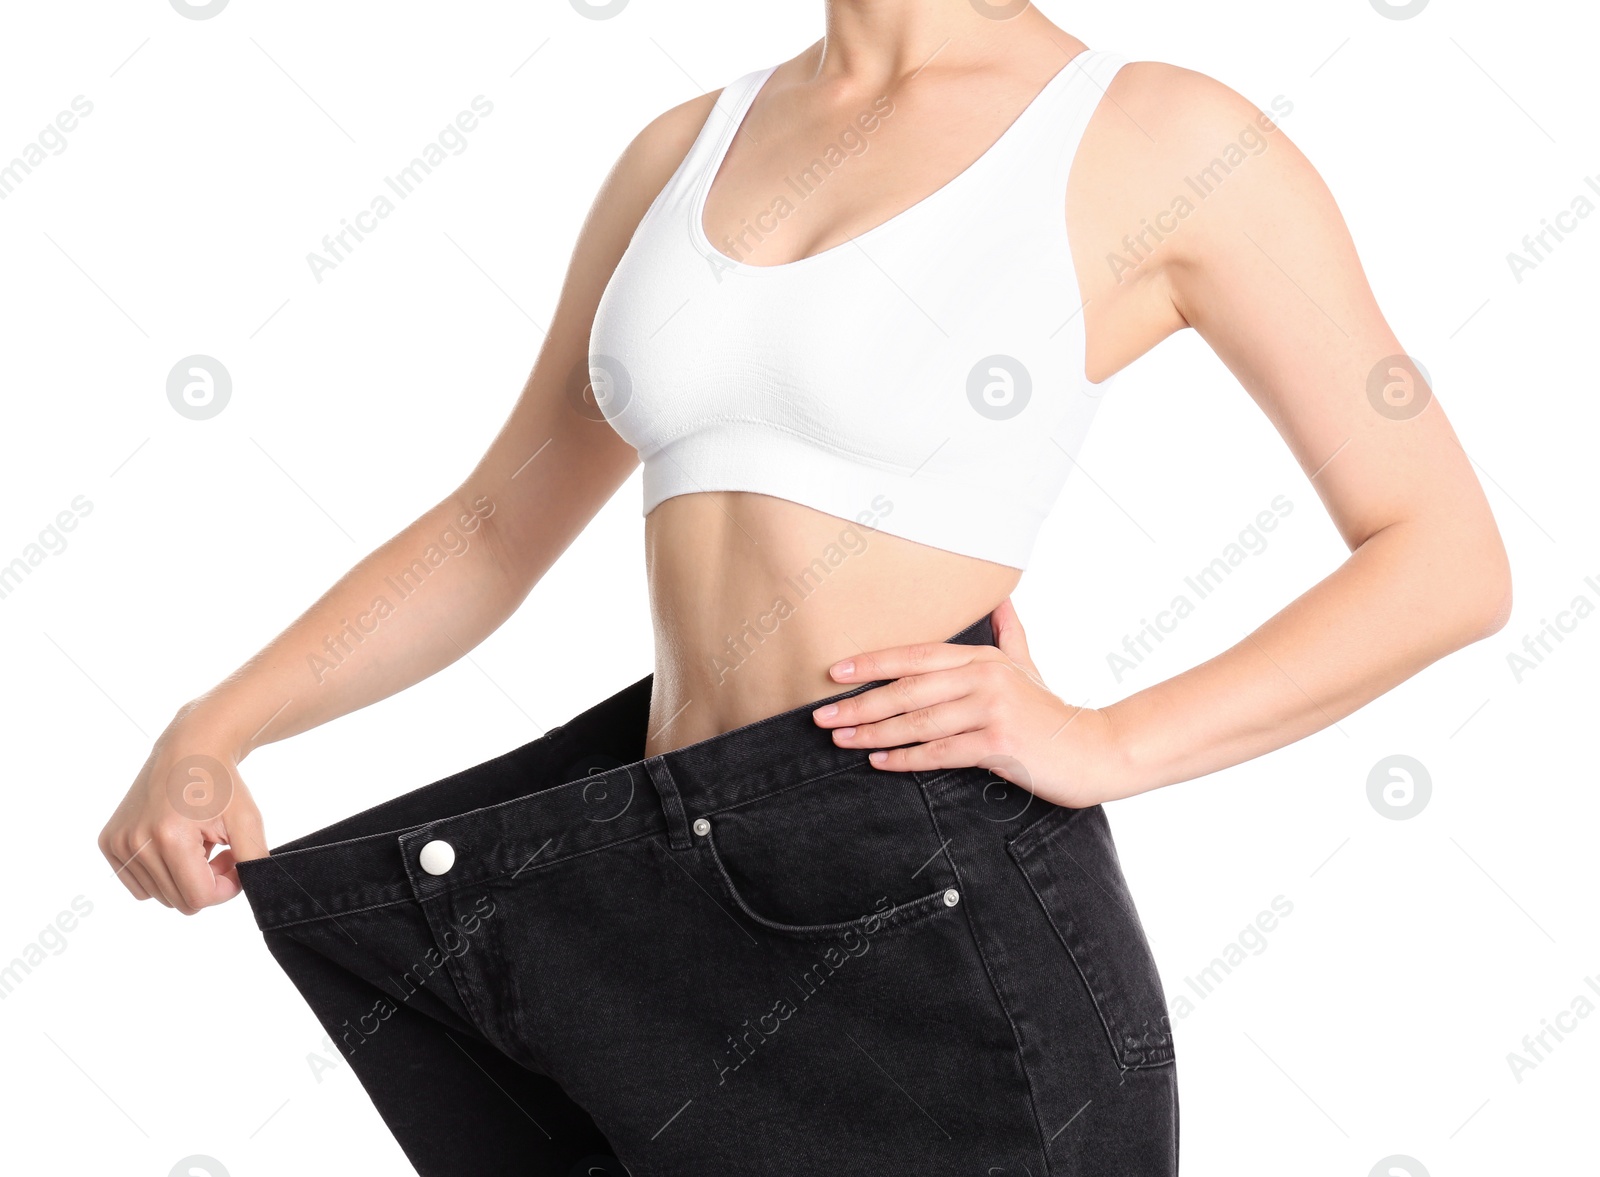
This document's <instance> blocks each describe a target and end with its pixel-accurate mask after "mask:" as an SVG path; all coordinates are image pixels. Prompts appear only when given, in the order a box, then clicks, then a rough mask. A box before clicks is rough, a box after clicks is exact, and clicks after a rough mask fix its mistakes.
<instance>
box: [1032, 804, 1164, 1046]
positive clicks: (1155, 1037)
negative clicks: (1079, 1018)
mask: <svg viewBox="0 0 1600 1177" xmlns="http://www.w3.org/2000/svg"><path fill="white" fill-rule="evenodd" d="M1006 851H1007V853H1009V854H1010V855H1011V857H1012V859H1013V860H1014V861H1015V862H1016V864H1017V865H1018V866H1019V867H1020V868H1021V869H1022V873H1023V875H1024V876H1025V877H1026V878H1027V880H1028V885H1029V886H1031V887H1032V888H1033V893H1034V894H1035V895H1036V896H1037V897H1038V899H1039V903H1040V905H1041V906H1042V907H1043V908H1044V912H1045V915H1046V916H1047V917H1048V918H1049V920H1050V925H1051V927H1053V928H1054V929H1055V932H1056V935H1057V936H1058V937H1060V939H1061V943H1062V945H1063V947H1065V948H1066V950H1067V954H1068V956H1070V957H1071V959H1072V963H1073V965H1074V966H1075V967H1076V969H1077V971H1078V974H1079V975H1080V976H1081V977H1082V978H1083V983H1084V985H1085V986H1087V988H1088V990H1089V995H1090V997H1091V998H1093V1000H1094V1004H1095V1009H1096V1010H1098V1011H1099V1014H1100V1021H1101V1022H1102V1024H1103V1025H1104V1026H1105V1031H1106V1037H1107V1038H1108V1039H1109V1041H1110V1044H1111V1052H1112V1057H1113V1058H1115V1059H1116V1061H1117V1064H1118V1065H1119V1066H1121V1067H1124V1068H1131V1067H1159V1066H1163V1065H1166V1064H1169V1063H1171V1062H1172V1061H1173V1057H1174V1056H1173V1046H1172V1020H1171V1018H1170V1017H1169V1015H1168V1013H1167V1002H1166V994H1165V993H1164V992H1163V990H1162V988H1161V977H1160V975H1159V974H1158V973H1157V972H1156V962H1155V958H1154V957H1153V956H1152V955H1151V952H1150V945H1149V942H1148V941H1147V940H1146V939H1145V934H1144V925H1143V924H1142V923H1141V922H1140V920H1139V913H1138V911H1137V910H1136V909H1135V908H1134V905H1133V897H1132V896H1131V895H1130V894H1129V892H1128V883H1127V880H1126V879H1125V878H1123V875H1122V866H1121V864H1120V863H1119V862H1118V860H1117V850H1116V845H1115V844H1114V843H1113V842H1112V839H1111V827H1110V826H1109V825H1108V824H1107V822H1106V816H1105V811H1104V810H1103V809H1102V808H1101V807H1100V806H1098V805H1095V806H1091V807H1090V808H1088V809H1069V808H1064V807H1056V808H1052V809H1050V810H1049V812H1047V813H1046V814H1045V816H1043V817H1041V818H1040V819H1039V820H1038V821H1036V822H1034V823H1033V824H1032V825H1030V826H1029V827H1028V828H1027V829H1025V830H1023V831H1022V833H1020V834H1018V835H1017V836H1016V837H1015V838H1013V839H1012V840H1011V841H1010V842H1008V843H1007V844H1006Z"/></svg>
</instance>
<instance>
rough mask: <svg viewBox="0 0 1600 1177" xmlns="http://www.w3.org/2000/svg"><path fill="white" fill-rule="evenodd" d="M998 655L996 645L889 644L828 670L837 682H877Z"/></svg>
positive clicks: (835, 664) (954, 643) (944, 643)
mask: <svg viewBox="0 0 1600 1177" xmlns="http://www.w3.org/2000/svg"><path fill="white" fill-rule="evenodd" d="M999 657H1001V654H1000V651H999V650H997V649H995V648H994V647H993V646H967V645H963V644H961V643H960V642H916V643H913V644H912V645H909V646H890V647H888V648H887V649H883V650H869V651H867V652H866V653H864V654H857V655H856V656H855V657H853V658H846V659H844V660H843V661H842V662H835V663H834V664H833V665H832V666H830V667H828V673H829V674H830V675H832V676H833V678H834V680H835V681H837V682H874V681H876V680H878V679H890V678H904V677H906V676H907V675H911V674H926V673H927V672H929V671H933V670H948V669H950V668H951V667H952V666H965V665H966V664H967V663H968V662H973V661H977V660H979V659H983V658H999Z"/></svg>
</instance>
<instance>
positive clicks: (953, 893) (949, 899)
mask: <svg viewBox="0 0 1600 1177" xmlns="http://www.w3.org/2000/svg"><path fill="white" fill-rule="evenodd" d="M960 902H961V892H960V891H957V890H956V889H955V888H954V887H951V888H950V890H948V891H946V892H945V893H944V905H945V906H946V907H954V906H955V905H956V904H958V903H960Z"/></svg>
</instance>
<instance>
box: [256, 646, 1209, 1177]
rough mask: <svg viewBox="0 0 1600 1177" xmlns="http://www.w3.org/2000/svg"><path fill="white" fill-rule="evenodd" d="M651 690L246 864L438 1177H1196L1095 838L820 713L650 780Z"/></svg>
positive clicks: (1148, 996)
mask: <svg viewBox="0 0 1600 1177" xmlns="http://www.w3.org/2000/svg"><path fill="white" fill-rule="evenodd" d="M949 640H950V641H954V642H964V643H968V644H993V641H994V638H993V631H992V628H991V626H990V623H989V619H988V618H987V617H985V618H983V619H981V620H979V621H977V622H975V623H974V624H972V625H970V626H968V627H967V628H966V629H964V630H962V631H961V632H960V633H959V634H957V635H955V636H954V637H952V638H950V639H949ZM651 682H652V679H651V678H650V677H649V676H647V677H646V678H644V679H641V680H640V681H638V682H636V683H634V684H633V685H631V686H629V687H626V688H625V689H623V690H621V691H619V692H618V693H616V694H615V695H613V696H611V697H610V698H609V699H606V700H605V701H604V702H601V703H599V704H597V705H595V706H594V707H591V708H590V709H589V710H587V711H585V712H583V713H582V714H581V715H578V716H577V717H575V718H573V719H571V720H569V721H568V722H566V723H564V724H562V725H560V726H559V727H556V728H553V729H551V730H550V731H549V732H547V733H546V734H545V735H544V736H542V737H541V738H539V739H537V740H534V741H532V742H531V743H528V744H525V745H523V746H522V747H520V748H517V749H515V750H513V751H511V752H508V753H506V754H505V755H503V756H499V757H497V758H495V759H493V760H490V761H487V762H485V763H483V764H480V765H477V766H475V767H473V768H469V769H467V770H465V771H464V772H460V773H457V774H455V775H454V776H450V777H447V778H445V779H444V780H441V781H438V782H436V783H434V784H431V785H428V786H426V787H425V788H421V789H418V790H416V791H414V792H411V793H407V794H405V795H404V796H401V797H397V798H396V799H394V800H392V801H389V802H386V803H385V804H382V805H379V806H377V807H376V808H373V809H369V810H367V811H366V812H364V813H360V814H357V815H356V816H354V817H351V818H348V819H346V820H344V821H341V822H338V823H336V824H334V825H332V826H329V827H328V828H326V829H324V830H320V831H318V832H317V833H314V834H311V835H309V836H307V837H304V838H300V839H298V840H296V841H294V842H291V843H289V844H288V845H285V846H282V847H279V848H278V849H277V850H275V851H273V853H272V854H271V856H270V857H267V858H261V859H256V860H254V861H251V862H245V863H241V864H240V867H239V877H240V880H241V882H242V883H243V886H244V891H245V894H246V895H247V896H248V898H249V902H250V905H251V908H252V910H253V911H254V913H255V917H256V920H257V922H258V924H259V925H260V927H261V930H262V932H263V933H264V935H265V937H266V942H267V946H268V948H269V949H270V950H271V952H272V954H273V956H274V957H276V958H277V960H278V963H279V964H280V965H282V967H283V969H284V970H285V971H286V972H287V973H288V975H289V977H290V978H291V979H292V980H293V982H294V984H295V985H296V986H297V987H298V988H299V989H300V991H301V993H302V994H303V995H304V996H305V999H306V1001H307V1002H308V1003H309V1004H310V1006H311V1008H312V1010H313V1011H314V1012H315V1014H316V1016H317V1018H318V1019H319V1020H320V1021H321V1023H322V1025H323V1026H324V1028H325V1029H326V1030H327V1032H328V1034H329V1035H331V1036H332V1038H333V1039H334V1041H335V1042H337V1043H339V1044H340V1046H341V1048H342V1049H343V1050H344V1051H345V1053H346V1055H347V1056H348V1060H349V1062H350V1065H351V1067H352V1069H353V1070H354V1071H355V1073H356V1075H357V1076H358V1077H359V1078H360V1080H361V1083H362V1084H363V1086H364V1087H365V1088H366V1091H367V1093H368V1095H369V1096H370V1097H371V1099H372V1102H373V1103H374V1104H375V1105H376V1107H377V1110H378V1111H379V1113H380V1114H381V1115H382V1116H383V1118H384V1120H385V1121H386V1123H387V1124H388V1126H389V1128H390V1130H391V1131H392V1132H393V1133H394V1135H395V1137H396V1139H397V1140H398V1141H399V1143H400V1146H401V1147H402V1148H403V1149H404V1150H405V1153H406V1155H407V1157H408V1158H409V1159H410V1160H411V1163H412V1164H413V1165H415V1166H416V1169H417V1171H418V1172H419V1173H422V1174H424V1175H427V1177H433V1175H436V1174H452V1175H455V1174H471V1175H472V1177H497V1175H500V1174H552V1175H560V1177H567V1175H568V1174H578V1173H585V1174H587V1173H594V1174H607V1173H615V1174H620V1173H629V1174H632V1177H648V1175H666V1174H670V1175H672V1177H778V1175H780V1174H781V1175H783V1177H813V1175H824V1174H826V1175H830V1177H832V1175H840V1177H846V1175H852V1174H862V1175H869V1174H870V1175H872V1177H889V1175H898V1174H905V1175H911V1174H915V1175H917V1177H938V1175H943V1174H952V1175H955V1174H960V1175H962V1177H999V1175H1002V1174H1005V1175H1018V1177H1021V1175H1024V1174H1030V1175H1032V1177H1044V1175H1045V1174H1061V1175H1072V1177H1080V1175H1081V1177H1157V1175H1168V1174H1174V1173H1176V1172H1177V1151H1178V1101H1177V1085H1176V1078H1175V1074H1174V1062H1173V1044H1172V1035H1171V1025H1170V1021H1169V1019H1168V1015H1167V1008H1166V1002H1165V998H1164V996H1163V993H1162V988H1161V982H1160V979H1159V977H1158V976H1157V973H1156V968H1155V964H1154V961H1153V960H1152V958H1151V954H1150V950H1149V947H1148V945H1147V943H1146V940H1145V936H1144V932H1143V930H1142V928H1141V926H1140V921H1139V917H1138V915H1137V913H1136V912H1135V909H1134V906H1133V902H1132V900H1131V899H1130V897H1129V894H1128V888H1127V884H1126V882H1125V881H1124V879H1123V875H1122V872H1121V869H1120V867H1119V866H1118V862H1117V854H1116V850H1115V848H1114V846H1113V844H1112V839H1111V832H1110V829H1109V828H1108V826H1107V824H1106V818H1105V814H1104V812H1103V811H1102V810H1101V809H1100V808H1099V807H1098V806H1096V807H1093V808H1088V809H1068V808H1060V807H1057V806H1054V805H1051V804H1049V803H1047V802H1044V801H1042V800H1040V799H1039V798H1037V797H1035V796H1033V795H1032V794H1031V793H1028V792H1026V791H1024V790H1021V789H1018V788H1016V787H1014V786H1012V785H1009V784H1008V783H1007V782H1005V781H1003V780H1001V779H1000V778H999V777H996V776H993V775H992V774H990V773H988V772H987V771H985V770H981V769H974V768H966V769H956V770H953V771H942V772H926V773H894V772H885V771H883V770H880V769H875V768H873V767H871V766H870V765H869V764H868V763H867V759H866V753H865V752H862V751H856V750H846V749H841V748H838V747H836V746H835V745H834V743H833V740H832V738H831V736H830V734H829V732H828V731H827V730H825V729H823V728H820V727H818V726H817V725H816V724H815V723H814V722H813V721H812V718H811V712H812V709H813V708H814V707H815V706H817V704H818V703H820V702H822V700H818V701H817V703H810V704H807V705H805V706H803V707H799V708H795V709H794V710H792V711H786V712H783V713H782V714H779V715H774V716H771V717H769V718H767V719H763V720H760V721H758V722H755V723H752V724H748V725H746V726H744V727H740V728H736V729H735V730H733V731H730V732H726V733H724V734H722V735H719V736H715V737H712V738H710V739H706V740H701V741H700V742H698V743H695V744H690V745H688V746H686V747H683V748H678V749H676V750H674V751H671V752H667V753H665V754H663V755H659V756H652V757H649V758H643V757H642V755H641V753H642V751H643V748H644V741H645V729H646V720H647V716H648V711H649V703H650V690H651ZM872 685H876V684H866V685H861V686H857V687H855V688H853V689H851V690H849V691H845V692H841V693H840V694H839V695H835V696H831V697H832V698H843V697H844V696H846V695H851V694H856V693H858V692H860V691H864V690H867V689H869V688H870V686H872Z"/></svg>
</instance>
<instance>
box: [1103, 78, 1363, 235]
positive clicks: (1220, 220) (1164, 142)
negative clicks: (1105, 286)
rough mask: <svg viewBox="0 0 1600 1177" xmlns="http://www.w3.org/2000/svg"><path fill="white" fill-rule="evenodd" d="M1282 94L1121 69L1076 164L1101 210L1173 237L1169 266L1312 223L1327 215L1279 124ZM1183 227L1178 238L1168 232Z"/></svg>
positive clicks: (1287, 103)
mask: <svg viewBox="0 0 1600 1177" xmlns="http://www.w3.org/2000/svg"><path fill="white" fill-rule="evenodd" d="M1293 112H1294V103H1293V102H1292V101H1291V100H1290V99H1288V98H1287V97H1285V96H1284V95H1282V94H1277V95H1273V96H1271V97H1269V98H1266V99H1265V100H1264V101H1262V102H1260V103H1258V102H1256V101H1253V100H1252V99H1250V98H1246V97H1245V96H1244V95H1242V94H1240V93H1239V92H1238V91H1236V90H1234V89H1233V88H1232V87H1231V86H1228V85H1227V84H1226V83H1224V82H1221V81H1218V80H1217V79H1216V78H1213V77H1210V76H1208V75H1206V74H1203V73H1200V72H1198V71H1196V70H1191V69H1186V68H1184V67H1182V66H1178V65H1171V64H1168V63H1166V62H1160V61H1128V62H1126V64H1124V65H1123V66H1122V68H1121V69H1119V70H1118V71H1117V73H1116V76H1115V77H1114V78H1112V80H1111V82H1110V83H1109V84H1108V85H1107V86H1106V89H1105V95H1104V98H1103V100H1102V101H1101V102H1100V105H1099V107H1098V108H1097V109H1096V111H1095V113H1094V115H1093V117H1092V119H1091V120H1090V124H1089V127H1088V128H1087V130H1086V132H1085V136H1084V147H1083V152H1082V154H1083V156H1084V157H1086V161H1087V162H1088V163H1089V166H1088V168H1086V171H1089V172H1091V173H1092V175H1091V178H1092V180H1093V181H1094V184H1093V186H1094V188H1096V189H1098V190H1101V191H1102V192H1103V193H1104V195H1105V197H1106V201H1107V203H1110V204H1114V205H1120V206H1121V208H1122V210H1123V216H1124V219H1126V214H1127V213H1130V212H1131V213H1133V214H1134V216H1135V224H1134V226H1133V227H1135V228H1139V227H1140V225H1139V222H1138V220H1137V218H1146V219H1147V220H1148V222H1149V223H1150V226H1151V227H1152V232H1153V233H1154V234H1157V235H1159V234H1162V233H1168V234H1171V235H1172V239H1171V241H1170V242H1168V241H1166V240H1165V238H1164V237H1163V238H1162V241H1163V244H1165V245H1168V246H1169V247H1170V248H1167V249H1164V250H1161V251H1158V252H1162V253H1165V254H1166V255H1167V259H1166V260H1167V261H1169V262H1171V261H1175V260H1178V258H1180V257H1182V256H1183V255H1185V254H1187V255H1189V256H1190V257H1191V259H1192V258H1193V257H1195V256H1198V255H1199V254H1201V253H1204V252H1205V251H1206V250H1207V249H1208V247H1210V246H1212V245H1214V243H1215V241H1216V240H1217V239H1218V238H1220V237H1229V238H1231V239H1232V240H1234V241H1236V240H1237V234H1238V230H1239V229H1240V228H1241V227H1244V226H1248V225H1250V224H1252V223H1257V222H1258V218H1262V217H1266V218H1268V219H1271V220H1281V219H1283V218H1284V217H1285V216H1289V215H1293V216H1297V217H1302V216H1303V217H1308V218H1310V219H1311V220H1312V222H1313V224H1312V226H1311V227H1313V228H1314V227H1315V223H1314V222H1316V221H1318V220H1321V219H1323V218H1324V217H1327V216H1329V215H1336V214H1335V213H1334V210H1333V207H1332V202H1331V199H1330V198H1328V197H1327V193H1326V189H1325V187H1324V186H1323V184H1322V182H1321V179H1320V178H1319V177H1318V176H1317V173H1316V171H1315V169H1314V168H1313V167H1312V166H1311V164H1310V162H1309V161H1308V160H1307V159H1306V158H1305V156H1304V155H1303V154H1301V152H1300V150H1299V149H1298V148H1297V147H1296V146H1295V145H1294V143H1293V142H1292V141H1291V140H1290V138H1289V136H1288V134H1287V133H1286V132H1285V131H1284V129H1283V127H1282V125H1281V122H1282V120H1283V119H1285V118H1286V117H1287V116H1289V115H1292V114H1293ZM1180 225H1181V226H1182V231H1181V232H1174V231H1175V230H1177V229H1178V228H1179V226H1180Z"/></svg>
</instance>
